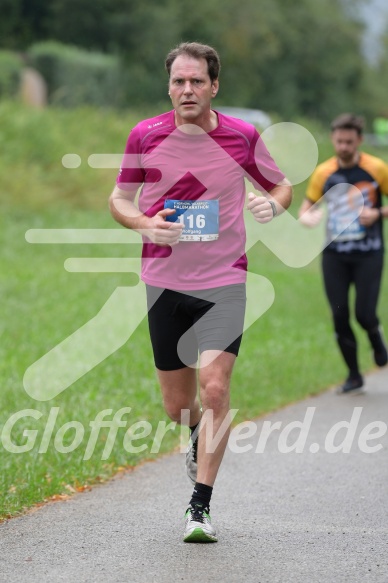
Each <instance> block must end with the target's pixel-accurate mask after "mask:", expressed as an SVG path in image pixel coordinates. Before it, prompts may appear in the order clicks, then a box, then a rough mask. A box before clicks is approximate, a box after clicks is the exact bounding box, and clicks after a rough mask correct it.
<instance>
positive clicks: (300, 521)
mask: <svg viewBox="0 0 388 583" xmlns="http://www.w3.org/2000/svg"><path fill="white" fill-rule="evenodd" d="M366 388H367V391H366V393H365V394H364V395H359V396H355V395H354V396H337V395H336V394H334V392H333V390H328V391H327V392H324V393H322V394H321V395H319V396H317V397H312V398H309V399H307V400H304V401H302V402H299V403H296V404H293V405H291V406H288V407H286V408H284V409H281V410H279V411H277V412H274V413H272V414H270V415H267V416H265V417H262V418H260V419H259V420H257V421H255V423H254V424H253V423H248V424H247V425H245V426H242V425H240V426H239V427H238V431H235V432H234V434H233V436H232V437H231V439H230V442H229V447H228V450H227V452H226V455H225V458H224V461H223V465H222V468H221V470H220V473H219V476H218V478H217V482H216V487H215V489H214V494H213V499H212V505H211V514H212V519H213V523H214V524H215V526H216V527H217V529H218V534H219V542H218V543H216V544H206V545H205V544H202V545H201V544H187V543H183V541H182V533H183V514H184V511H185V509H186V506H187V502H188V500H189V498H190V494H191V486H190V483H189V482H188V480H187V477H186V475H185V472H184V455H183V454H179V453H175V454H172V455H169V456H166V457H163V458H161V459H159V460H158V461H156V462H151V463H146V464H144V465H142V466H140V467H139V468H138V469H136V470H135V471H133V472H130V473H127V474H124V475H122V476H120V477H117V478H115V479H114V480H112V481H111V482H109V483H108V484H105V485H102V486H98V487H95V488H93V489H92V490H91V491H89V492H85V493H82V494H77V495H75V496H73V497H72V498H70V499H69V500H67V501H63V502H57V503H50V504H47V505H45V506H43V507H42V508H40V509H39V510H37V511H34V512H32V513H29V514H27V515H25V516H22V517H19V518H15V519H12V520H9V521H7V522H5V523H3V524H2V525H1V526H0V581H1V583H3V582H4V583H14V582H15V583H24V582H26V583H27V582H28V583H38V582H40V583H41V582H43V583H45V582H50V583H57V582H58V583H59V582H62V581H63V582H66V583H73V582H74V583H99V582H101V583H102V582H104V583H153V582H155V583H175V582H182V581H183V582H187V583H188V582H196V583H210V582H212V583H213V582H215V583H218V582H219V583H232V582H233V583H240V582H244V583H245V582H246V583H251V582H252V583H278V582H279V583H280V582H281V583H290V582H295V583H304V582H306V583H315V582H320V583H321V582H322V583H326V582H329V583H332V582H333V583H345V582H349V583H358V582H362V583H365V582H367V583H368V582H381V583H387V582H388V435H387V424H388V414H387V413H388V370H387V369H383V370H380V371H376V372H373V373H372V374H370V375H368V376H367V385H366ZM291 424H293V425H291ZM243 450H244V451H243ZM245 450H246V451H245Z"/></svg>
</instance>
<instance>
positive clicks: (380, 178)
mask: <svg viewBox="0 0 388 583" xmlns="http://www.w3.org/2000/svg"><path fill="white" fill-rule="evenodd" d="M382 194H385V195H388V165H387V164H386V163H385V162H384V161H383V160H381V159H380V158H377V157H376V156H371V155H370V154H366V153H365V152H360V157H359V160H358V163H357V164H356V165H355V166H352V167H351V168H341V167H340V166H339V164H338V159H337V158H336V157H333V158H330V159H329V160H327V161H326V162H323V163H322V164H319V166H317V168H316V169H315V171H314V172H313V174H312V176H311V178H310V181H309V184H308V187H307V192H306V196H307V199H308V200H309V201H310V202H312V203H316V202H318V201H320V200H321V199H324V200H325V202H326V203H327V210H328V212H327V225H326V235H327V240H326V245H325V248H326V250H328V251H336V252H339V253H353V252H356V253H360V252H361V253H365V252H369V251H382V250H383V236H382V220H381V218H380V219H379V220H378V221H376V222H375V223H373V225H371V226H370V227H364V226H363V225H360V223H359V221H358V216H359V214H360V212H361V209H362V207H363V206H364V205H365V206H369V207H371V208H380V207H381V206H382Z"/></svg>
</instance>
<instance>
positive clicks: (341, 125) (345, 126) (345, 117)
mask: <svg viewBox="0 0 388 583" xmlns="http://www.w3.org/2000/svg"><path fill="white" fill-rule="evenodd" d="M364 125H365V123H364V118H363V117H361V116H357V115H354V114H353V113H341V115H339V116H338V117H336V118H335V119H334V120H333V121H332V122H331V126H330V127H331V131H332V132H334V131H335V130H356V132H357V133H358V135H359V136H361V135H362V133H363V131H364Z"/></svg>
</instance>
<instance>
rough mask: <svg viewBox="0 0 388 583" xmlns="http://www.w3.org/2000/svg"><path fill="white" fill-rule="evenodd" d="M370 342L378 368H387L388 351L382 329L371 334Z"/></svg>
mask: <svg viewBox="0 0 388 583" xmlns="http://www.w3.org/2000/svg"><path fill="white" fill-rule="evenodd" d="M369 340H370V343H371V345H372V348H373V358H374V360H375V363H376V364H377V366H385V365H386V364H387V363H388V350H387V345H386V344H385V340H384V336H383V331H382V328H381V327H380V326H379V328H378V329H377V330H376V331H375V332H372V333H370V334H369Z"/></svg>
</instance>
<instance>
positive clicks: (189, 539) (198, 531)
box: [183, 528, 218, 543]
mask: <svg viewBox="0 0 388 583" xmlns="http://www.w3.org/2000/svg"><path fill="white" fill-rule="evenodd" d="M217 540H218V539H217V537H216V536H212V535H210V534H206V532H204V531H203V530H202V528H195V529H194V530H193V532H191V533H190V534H188V535H187V536H186V537H185V538H184V539H183V542H185V543H216V542H217Z"/></svg>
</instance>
